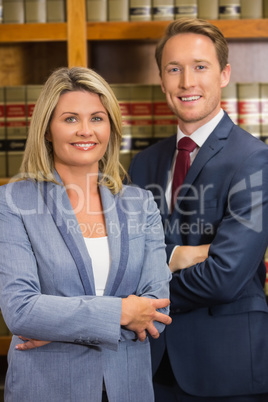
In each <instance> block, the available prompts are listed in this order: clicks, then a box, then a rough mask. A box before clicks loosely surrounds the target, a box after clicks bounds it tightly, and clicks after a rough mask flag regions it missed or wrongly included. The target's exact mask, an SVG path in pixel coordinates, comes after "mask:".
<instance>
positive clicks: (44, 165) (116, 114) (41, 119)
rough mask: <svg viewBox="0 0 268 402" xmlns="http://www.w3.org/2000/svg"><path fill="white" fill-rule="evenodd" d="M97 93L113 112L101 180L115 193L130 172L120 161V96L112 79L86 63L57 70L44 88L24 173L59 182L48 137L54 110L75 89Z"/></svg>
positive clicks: (41, 179) (27, 146)
mask: <svg viewBox="0 0 268 402" xmlns="http://www.w3.org/2000/svg"><path fill="white" fill-rule="evenodd" d="M80 90H82V91H88V92H91V93H94V94H97V95H98V96H99V97H100V101H101V102H102V104H103V106H104V107H105V109H106V111H107V112H108V115H109V120H110V125H111V135H110V140H109V144H108V147H107V150H106V152H105V154H104V156H103V158H102V159H101V160H100V161H99V169H100V172H101V175H100V176H102V177H101V179H100V184H104V185H106V186H107V187H108V188H109V189H110V190H111V191H112V192H113V194H116V193H117V192H118V191H119V190H120V189H121V188H122V179H123V177H124V176H125V175H126V172H125V170H124V168H123V167H122V165H121V164H120V162H119V152H120V144H121V138H122V120H121V113H120V108H119V104H118V102H117V99H116V97H115V95H114V93H113V91H112V89H111V88H110V86H109V85H108V83H107V82H106V81H105V80H104V79H103V78H102V77H101V76H100V75H99V74H97V73H96V72H95V71H93V70H91V69H88V68H84V67H73V68H70V69H69V68H66V67H62V68H59V69H57V70H55V71H54V72H53V73H52V74H51V75H50V77H49V78H48V80H47V81H46V83H45V85H44V86H43V88H42V91H41V93H40V96H39V98H38V100H37V102H36V105H35V108H34V112H33V115H32V118H31V123H30V128H29V135H28V139H27V143H26V148H25V152H24V158H23V161H22V165H21V169H20V172H21V174H20V175H21V177H22V178H28V177H34V179H35V180H37V181H51V182H54V183H57V180H56V178H55V175H54V160H53V149H52V143H51V142H50V141H48V140H47V139H46V132H48V130H49V126H50V122H51V119H52V116H53V112H54V110H55V108H56V106H57V103H58V101H59V98H60V96H61V95H62V94H64V93H66V92H69V91H70V92H72V91H80Z"/></svg>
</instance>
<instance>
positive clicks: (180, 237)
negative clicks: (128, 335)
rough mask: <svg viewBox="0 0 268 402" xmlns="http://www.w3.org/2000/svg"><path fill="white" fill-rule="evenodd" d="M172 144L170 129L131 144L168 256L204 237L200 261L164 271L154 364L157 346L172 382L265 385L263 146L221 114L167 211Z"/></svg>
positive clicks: (211, 389) (258, 388)
mask: <svg viewBox="0 0 268 402" xmlns="http://www.w3.org/2000/svg"><path fill="white" fill-rule="evenodd" d="M175 146H176V135H175V136H172V137H170V138H167V139H165V140H163V141H160V142H159V143H157V144H155V145H153V146H151V147H149V148H147V149H146V150H144V151H143V152H141V153H139V154H137V155H136V157H135V158H134V159H133V161H132V164H131V166H130V171H129V173H130V177H131V179H132V181H133V183H134V184H137V185H139V186H141V187H144V188H148V189H150V190H151V191H152V192H153V194H154V197H155V200H156V202H157V203H158V207H159V209H160V212H161V216H162V221H163V225H164V228H165V234H166V244H167V257H168V259H169V257H170V255H171V252H172V250H173V249H174V246H175V245H193V246H194V245H199V244H206V243H211V246H210V250H209V256H208V258H207V259H206V260H205V261H204V262H202V263H199V264H196V265H194V266H192V267H190V268H187V269H184V270H181V271H178V272H176V273H174V274H173V278H172V281H171V283H170V289H171V312H172V319H173V322H172V324H171V325H170V326H168V327H167V328H166V330H165V332H164V334H162V335H161V337H160V339H159V340H156V341H152V343H151V347H152V362H153V370H154V371H155V370H156V368H157V367H158V365H159V363H160V361H161V357H162V355H163V352H164V350H165V347H166V348H167V350H168V353H169V357H170V362H171V365H172V368H173V371H174V374H175V377H176V379H177V382H178V383H179V385H180V386H181V388H183V390H185V391H186V392H188V393H190V394H193V395H198V396H224V395H242V394H251V393H253V394H254V393H262V392H268V375H267V368H268V308H267V303H266V300H265V295H264V291H263V287H264V281H265V265H264V262H263V256H264V253H265V251H266V248H267V244H268V147H267V145H265V144H264V143H262V142H261V141H260V140H258V139H256V138H254V137H253V136H252V135H251V134H249V133H247V132H245V131H244V130H242V129H241V128H239V127H238V126H236V125H234V124H233V122H232V121H231V119H230V118H229V117H228V115H227V114H225V115H224V117H223V118H222V120H221V121H220V123H219V124H218V126H217V127H216V128H215V130H214V131H213V132H212V133H211V134H210V136H209V137H208V139H207V140H206V142H205V143H204V144H203V146H202V147H201V148H200V150H199V152H198V154H197V156H196V158H195V160H194V162H193V164H192V166H191V167H190V170H189V172H188V174H187V176H186V179H185V181H184V187H183V189H182V191H181V193H180V197H179V199H178V200H177V205H176V208H175V210H174V212H173V213H172V215H169V213H168V208H167V204H166V201H165V196H164V192H165V189H166V183H167V172H168V170H169V168H170V166H171V163H172V159H173V157H174V152H175Z"/></svg>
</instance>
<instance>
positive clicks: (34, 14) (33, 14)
mask: <svg viewBox="0 0 268 402" xmlns="http://www.w3.org/2000/svg"><path fill="white" fill-rule="evenodd" d="M46 21H47V5H46V0H25V22H26V23H45V22H46Z"/></svg>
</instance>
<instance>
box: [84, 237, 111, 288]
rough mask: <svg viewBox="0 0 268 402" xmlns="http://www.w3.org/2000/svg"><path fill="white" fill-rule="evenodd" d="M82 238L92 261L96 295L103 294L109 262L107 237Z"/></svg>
mask: <svg viewBox="0 0 268 402" xmlns="http://www.w3.org/2000/svg"><path fill="white" fill-rule="evenodd" d="M84 240H85V243H86V246H87V250H88V253H89V255H90V258H91V261H92V268H93V275H94V281H95V291H96V295H97V296H103V293H104V290H105V286H106V282H107V279H108V275H109V271H110V263H111V260H110V250H109V244H108V237H107V236H105V237H84Z"/></svg>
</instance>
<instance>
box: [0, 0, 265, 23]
mask: <svg viewBox="0 0 268 402" xmlns="http://www.w3.org/2000/svg"><path fill="white" fill-rule="evenodd" d="M85 2H86V19H87V21H88V22H99V21H100V22H101V21H150V20H158V21H159V20H173V19H177V18H180V17H199V18H204V19H212V20H213V19H239V18H268V0H254V1H253V0H187V1H186V0H85ZM64 21H66V1H65V0H0V22H3V23H13V24H23V23H47V22H64Z"/></svg>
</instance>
